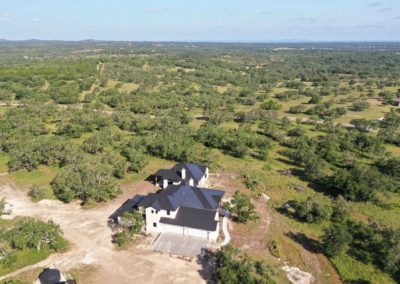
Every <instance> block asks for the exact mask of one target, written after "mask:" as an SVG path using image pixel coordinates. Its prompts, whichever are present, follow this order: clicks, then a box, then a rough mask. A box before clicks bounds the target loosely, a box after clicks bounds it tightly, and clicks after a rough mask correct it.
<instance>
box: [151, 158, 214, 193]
mask: <svg viewBox="0 0 400 284" xmlns="http://www.w3.org/2000/svg"><path fill="white" fill-rule="evenodd" d="M153 176H154V183H155V184H158V186H159V187H160V188H166V187H167V186H169V185H180V184H186V185H190V186H201V185H203V184H204V183H205V181H206V180H207V179H208V167H205V166H201V165H198V164H193V163H180V164H177V165H175V166H174V167H173V168H172V169H161V170H158V171H157V172H156V173H155V174H154V175H153Z"/></svg>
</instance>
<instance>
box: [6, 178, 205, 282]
mask: <svg viewBox="0 0 400 284" xmlns="http://www.w3.org/2000/svg"><path fill="white" fill-rule="evenodd" d="M154 191H155V188H154V186H153V185H151V184H150V183H148V182H144V181H141V182H138V183H136V184H134V185H130V186H127V187H125V188H124V194H122V195H121V196H119V197H118V198H115V199H114V200H112V201H110V202H108V203H105V204H101V205H99V206H97V207H95V208H91V209H82V208H81V206H80V205H79V204H78V203H73V204H63V203H62V202H59V201H53V200H42V201H41V202H38V203H34V202H32V201H31V200H30V199H29V198H28V197H27V194H26V192H25V191H24V190H22V189H20V188H18V187H17V186H16V185H15V184H14V183H13V182H12V181H11V180H9V179H8V178H7V177H1V179H0V197H6V199H7V202H8V203H10V204H11V206H12V216H31V217H36V218H39V219H41V220H45V221H46V220H49V219H52V220H53V221H55V222H56V223H57V224H59V225H60V227H61V228H62V230H63V231H64V236H65V238H66V239H67V240H68V241H69V242H70V244H71V248H70V250H69V251H67V252H65V253H56V254H53V255H51V256H50V257H49V258H47V259H45V260H43V261H41V262H39V263H36V264H34V265H31V266H28V267H25V268H23V269H20V270H18V271H15V272H14V273H11V274H9V275H5V276H3V277H0V280H2V279H4V278H7V277H13V276H16V275H18V274H19V273H21V272H25V271H28V270H32V269H35V268H38V267H45V266H55V267H57V268H59V269H61V270H63V271H69V270H72V269H77V268H78V267H79V266H84V265H90V266H92V267H95V269H96V271H95V273H90V274H89V277H88V278H85V283H87V284H91V283H121V284H125V283H127V284H128V283H204V282H205V281H206V280H204V279H203V278H202V276H201V274H200V271H201V270H202V267H201V265H200V264H198V263H197V262H196V260H192V261H188V260H183V259H179V258H173V257H170V256H169V255H165V254H159V253H155V252H153V251H151V249H150V245H151V243H152V240H153V238H152V237H142V238H139V239H138V240H136V242H135V245H132V246H131V247H130V248H128V249H126V250H118V249H116V248H115V247H114V245H113V244H112V243H111V230H110V228H109V227H108V225H107V220H108V216H110V215H111V213H112V212H114V211H115V210H116V209H117V208H118V207H119V206H120V205H122V203H123V202H124V201H125V200H126V199H128V198H131V197H132V196H133V195H135V194H147V193H149V192H154Z"/></svg>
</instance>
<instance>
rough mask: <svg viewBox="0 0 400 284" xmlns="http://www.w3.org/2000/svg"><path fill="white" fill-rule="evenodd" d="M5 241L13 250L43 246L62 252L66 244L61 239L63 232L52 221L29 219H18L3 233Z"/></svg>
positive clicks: (39, 248)
mask: <svg viewBox="0 0 400 284" xmlns="http://www.w3.org/2000/svg"><path fill="white" fill-rule="evenodd" d="M5 239H6V240H7V241H9V242H10V244H11V246H12V247H13V248H14V249H18V250H22V249H24V248H35V249H37V250H41V249H42V248H43V246H47V247H48V248H50V249H54V250H56V251H59V250H64V249H65V248H66V247H67V245H68V243H67V241H65V240H64V239H63V232H62V230H61V228H60V226H58V225H57V224H55V223H54V222H53V221H51V220H50V221H48V222H42V221H38V220H35V219H33V218H30V217H23V218H21V219H19V220H18V221H17V222H16V224H15V225H14V226H13V227H12V228H11V229H9V230H7V231H6V232H5Z"/></svg>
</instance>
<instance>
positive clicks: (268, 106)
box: [260, 100, 282, 110]
mask: <svg viewBox="0 0 400 284" xmlns="http://www.w3.org/2000/svg"><path fill="white" fill-rule="evenodd" d="M281 107H282V106H281V105H280V104H279V103H278V102H277V101H274V100H268V101H266V102H264V103H262V104H261V105H260V108H262V109H265V110H279V109H280V108H281Z"/></svg>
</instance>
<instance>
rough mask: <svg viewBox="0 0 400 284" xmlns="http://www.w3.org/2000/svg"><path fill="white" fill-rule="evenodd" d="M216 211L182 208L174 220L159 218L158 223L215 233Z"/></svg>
mask: <svg viewBox="0 0 400 284" xmlns="http://www.w3.org/2000/svg"><path fill="white" fill-rule="evenodd" d="M215 214H216V211H213V210H204V209H198V208H188V207H185V206H182V207H181V208H179V210H178V213H177V214H176V217H175V219H173V218H167V217H161V218H160V222H161V223H163V224H170V225H176V226H182V227H189V228H194V229H201V230H206V231H215V230H216V228H217V224H218V221H216V220H215Z"/></svg>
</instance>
